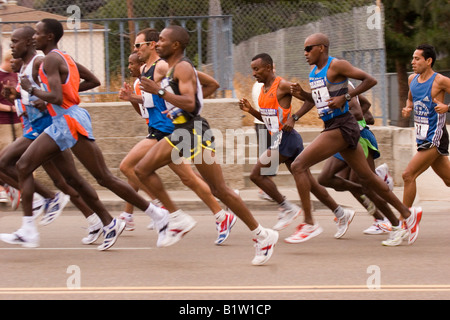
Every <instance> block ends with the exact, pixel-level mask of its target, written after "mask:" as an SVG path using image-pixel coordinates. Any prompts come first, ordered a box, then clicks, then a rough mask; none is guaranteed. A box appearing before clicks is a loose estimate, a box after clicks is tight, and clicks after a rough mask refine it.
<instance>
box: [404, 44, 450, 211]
mask: <svg viewBox="0 0 450 320" xmlns="http://www.w3.org/2000/svg"><path fill="white" fill-rule="evenodd" d="M435 61H436V51H435V49H434V47H433V46H431V45H428V44H423V45H419V46H418V47H417V48H416V50H415V51H414V54H413V58H412V61H411V65H412V68H413V71H414V74H412V75H411V76H409V79H408V80H409V81H408V82H409V93H408V100H407V101H406V107H405V108H403V112H402V114H403V116H404V117H409V116H410V114H411V112H412V111H413V110H414V123H415V128H416V142H417V151H418V152H417V153H416V154H415V155H414V157H413V158H412V159H411V161H410V162H409V164H408V166H407V167H406V169H405V171H404V172H403V181H404V183H405V186H404V193H403V203H404V204H405V205H406V206H412V205H413V203H414V199H415V197H416V192H417V189H416V179H417V177H418V176H420V175H421V174H422V173H423V172H424V171H425V170H427V169H428V168H429V167H431V168H432V169H433V170H434V172H436V174H437V175H438V176H439V177H440V178H441V179H442V181H444V183H445V184H446V185H447V187H450V162H449V159H448V154H449V153H448V146H449V135H448V131H447V127H446V125H445V121H446V114H447V112H450V105H446V104H444V103H443V101H444V95H445V93H450V79H449V78H447V77H445V76H443V75H441V74H439V73H436V72H435V71H434V70H433V65H434V63H435Z"/></svg>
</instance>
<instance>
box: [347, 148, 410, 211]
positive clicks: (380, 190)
mask: <svg viewBox="0 0 450 320" xmlns="http://www.w3.org/2000/svg"><path fill="white" fill-rule="evenodd" d="M341 155H342V157H343V158H344V159H345V161H346V162H347V163H348V165H349V166H350V167H351V168H352V170H354V171H355V173H356V174H357V175H358V177H359V179H360V181H361V184H362V185H365V186H367V187H368V188H369V189H371V190H373V191H374V192H375V193H377V194H378V195H379V196H380V197H381V198H382V199H385V200H386V201H387V202H388V203H390V204H391V205H392V206H393V207H394V208H395V209H397V211H398V212H399V213H400V214H401V215H402V217H403V218H408V217H409V216H410V214H411V213H410V212H409V209H408V208H407V207H406V206H405V205H404V204H403V203H402V202H401V201H400V200H399V199H398V198H397V197H396V196H395V195H394V193H393V192H392V191H390V190H389V187H388V185H387V184H386V183H384V181H383V180H381V179H380V178H379V177H378V176H377V175H376V174H375V173H374V172H373V171H372V170H371V169H370V167H369V164H368V163H367V161H366V159H365V156H364V151H363V149H362V147H361V145H359V144H358V146H357V148H356V150H351V149H348V148H347V149H345V150H343V151H341Z"/></svg>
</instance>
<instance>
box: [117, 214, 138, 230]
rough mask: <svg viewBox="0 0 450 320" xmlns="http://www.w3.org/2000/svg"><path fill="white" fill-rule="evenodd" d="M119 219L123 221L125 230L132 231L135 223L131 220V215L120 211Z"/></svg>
mask: <svg viewBox="0 0 450 320" xmlns="http://www.w3.org/2000/svg"><path fill="white" fill-rule="evenodd" d="M119 219H122V220H123V221H125V231H134V229H135V224H134V221H133V215H132V214H131V213H128V212H122V213H121V214H120V216H119Z"/></svg>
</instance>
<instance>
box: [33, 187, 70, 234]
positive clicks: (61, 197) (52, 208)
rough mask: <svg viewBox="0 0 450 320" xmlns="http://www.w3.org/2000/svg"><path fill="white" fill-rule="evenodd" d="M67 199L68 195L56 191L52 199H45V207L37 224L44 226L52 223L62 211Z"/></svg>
mask: <svg viewBox="0 0 450 320" xmlns="http://www.w3.org/2000/svg"><path fill="white" fill-rule="evenodd" d="M69 200H70V196H68V195H65V194H64V193H62V192H58V193H56V195H55V198H53V199H47V208H46V210H45V213H44V216H43V217H42V219H41V221H40V222H39V224H40V225H42V226H46V225H49V224H50V223H52V222H53V221H54V220H55V219H56V218H58V217H59V215H60V214H61V213H62V212H63V210H64V208H65V207H66V205H67V203H68V202H69Z"/></svg>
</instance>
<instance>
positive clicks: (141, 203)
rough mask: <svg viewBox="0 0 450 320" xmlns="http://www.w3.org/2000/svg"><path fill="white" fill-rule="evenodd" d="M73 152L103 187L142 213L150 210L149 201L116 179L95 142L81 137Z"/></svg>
mask: <svg viewBox="0 0 450 320" xmlns="http://www.w3.org/2000/svg"><path fill="white" fill-rule="evenodd" d="M72 152H73V153H74V155H75V156H76V157H77V158H78V160H80V162H81V163H82V164H83V165H84V166H85V167H86V169H87V170H88V171H89V172H90V173H91V174H92V175H93V176H94V178H95V179H96V180H97V182H98V183H99V184H100V185H101V186H103V187H105V188H107V189H109V190H111V191H112V192H114V193H115V194H116V195H118V196H119V197H121V198H122V199H124V200H125V201H128V202H130V203H131V204H133V205H134V206H136V207H137V208H139V209H141V210H142V211H145V210H146V209H147V208H148V205H149V203H148V201H146V200H145V199H144V198H142V197H141V196H140V195H139V194H138V193H137V192H136V191H135V190H134V189H133V188H132V187H131V186H130V185H129V184H128V183H126V182H124V181H122V180H121V179H119V178H117V177H115V176H114V175H113V174H112V173H111V171H109V169H108V167H107V166H106V164H105V160H104V158H103V154H102V152H101V150H100V149H99V147H98V146H97V144H96V143H95V141H92V140H88V139H87V138H86V137H84V136H81V135H80V136H79V140H78V142H77V144H76V145H75V146H74V147H72ZM91 208H92V207H91ZM97 214H98V212H97Z"/></svg>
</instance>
